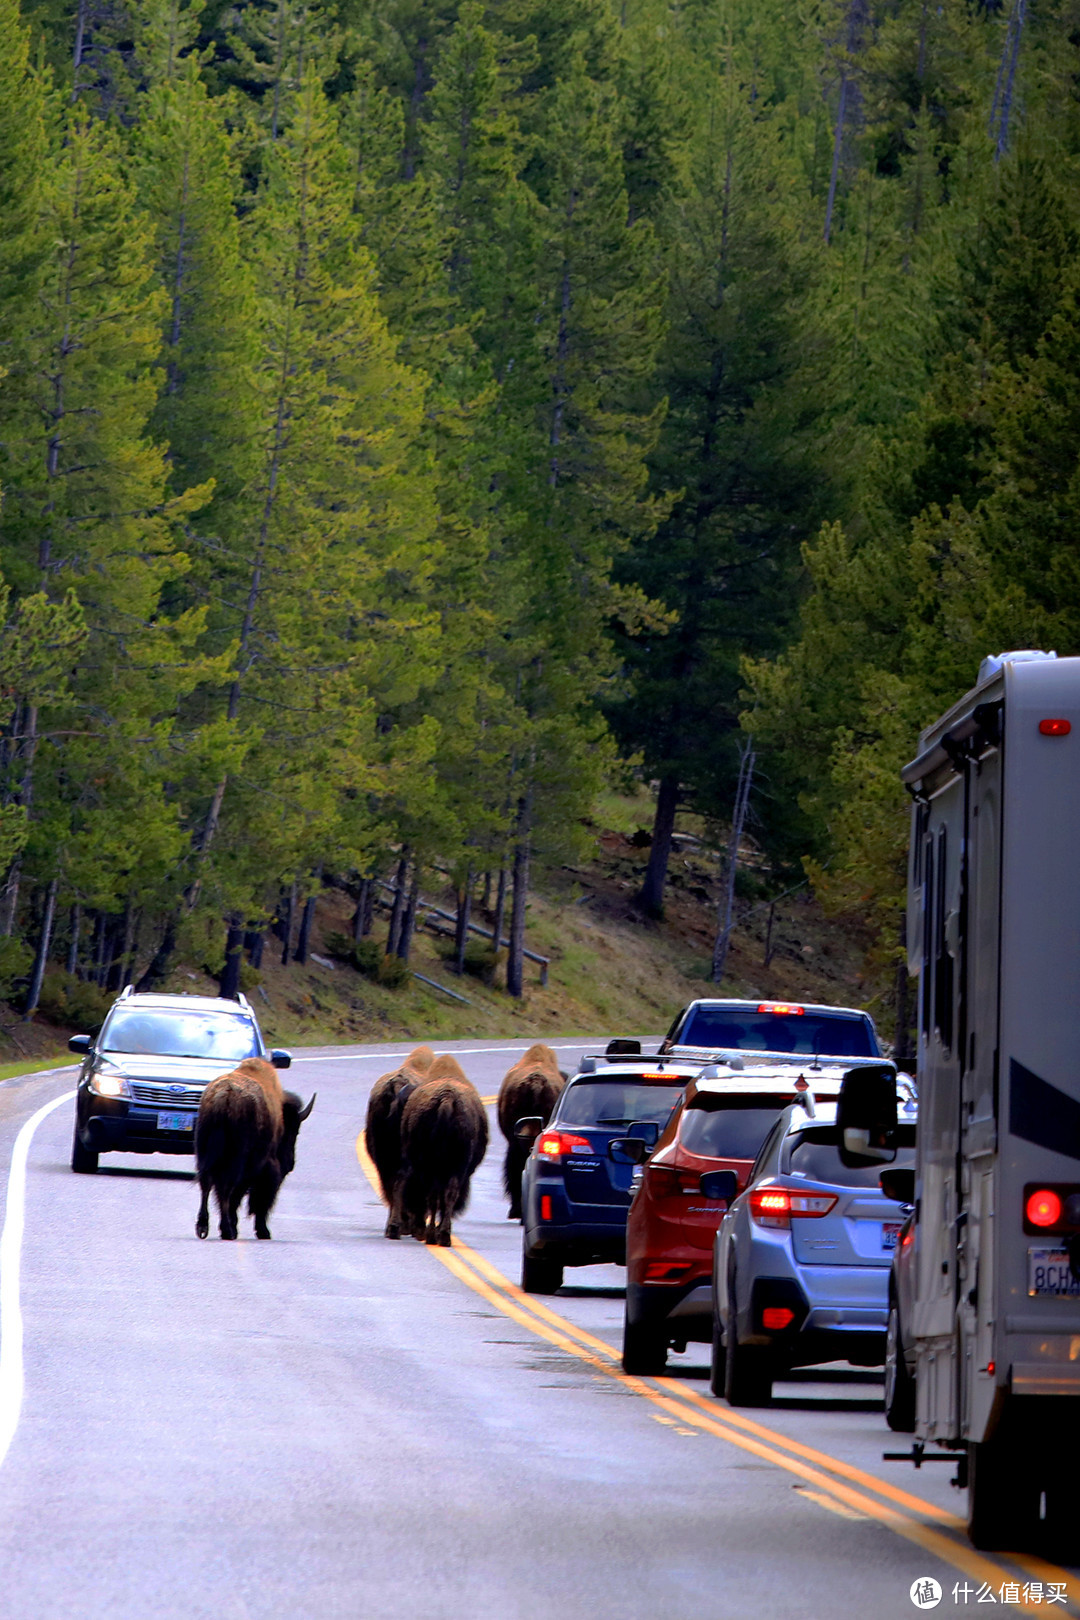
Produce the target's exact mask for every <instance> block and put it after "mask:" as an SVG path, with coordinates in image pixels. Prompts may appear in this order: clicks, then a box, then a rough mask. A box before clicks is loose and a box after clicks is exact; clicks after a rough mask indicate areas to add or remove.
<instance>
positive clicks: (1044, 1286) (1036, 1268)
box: [1028, 1249, 1080, 1299]
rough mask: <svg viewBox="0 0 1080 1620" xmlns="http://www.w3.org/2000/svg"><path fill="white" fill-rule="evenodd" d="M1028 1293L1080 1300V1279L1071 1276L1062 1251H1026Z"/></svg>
mask: <svg viewBox="0 0 1080 1620" xmlns="http://www.w3.org/2000/svg"><path fill="white" fill-rule="evenodd" d="M1028 1293H1029V1294H1030V1295H1031V1296H1032V1297H1035V1296H1039V1297H1042V1296H1045V1295H1048V1294H1049V1295H1051V1296H1057V1297H1058V1298H1060V1299H1080V1278H1078V1277H1074V1276H1073V1274H1072V1267H1071V1266H1070V1265H1069V1256H1068V1255H1067V1254H1066V1252H1065V1250H1064V1249H1029V1250H1028Z"/></svg>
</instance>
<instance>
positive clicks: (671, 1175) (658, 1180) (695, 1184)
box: [645, 1164, 701, 1198]
mask: <svg viewBox="0 0 1080 1620" xmlns="http://www.w3.org/2000/svg"><path fill="white" fill-rule="evenodd" d="M645 1176H646V1179H647V1180H648V1183H649V1191H650V1192H651V1193H653V1194H655V1196H656V1197H657V1198H676V1197H678V1196H679V1194H680V1193H688V1194H689V1193H699V1192H700V1191H701V1171H700V1170H675V1169H673V1168H672V1167H671V1165H669V1164H650V1165H647V1166H646V1169H645Z"/></svg>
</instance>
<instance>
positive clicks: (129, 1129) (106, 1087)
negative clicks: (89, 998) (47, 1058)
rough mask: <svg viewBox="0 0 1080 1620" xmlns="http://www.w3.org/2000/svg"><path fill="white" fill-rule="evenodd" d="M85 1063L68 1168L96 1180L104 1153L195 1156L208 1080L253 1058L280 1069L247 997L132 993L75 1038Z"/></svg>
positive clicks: (281, 1059)
mask: <svg viewBox="0 0 1080 1620" xmlns="http://www.w3.org/2000/svg"><path fill="white" fill-rule="evenodd" d="M68 1046H69V1047H70V1049H71V1051H73V1052H77V1053H79V1054H80V1056H82V1058H83V1060H84V1061H83V1066H82V1070H81V1071H80V1074H79V1088H78V1091H77V1092H76V1094H75V1135H74V1139H73V1141H72V1144H71V1168H72V1169H73V1170H76V1171H79V1172H81V1173H82V1174H84V1175H85V1174H92V1173H93V1172H94V1171H95V1170H96V1169H97V1167H98V1155H99V1154H101V1153H191V1152H192V1151H193V1147H194V1140H195V1116H196V1114H197V1113H198V1111H199V1100H200V1098H201V1097H202V1094H203V1091H204V1090H205V1088H206V1086H207V1084H208V1082H209V1081H211V1080H213V1079H214V1078H215V1077H216V1076H217V1075H219V1074H227V1073H228V1071H229V1070H230V1069H233V1068H235V1067H236V1065H237V1064H238V1063H239V1062H240V1061H241V1060H242V1059H243V1058H246V1057H261V1058H268V1059H269V1061H270V1062H271V1063H272V1064H273V1065H274V1067H275V1068H277V1069H287V1068H288V1067H289V1064H290V1063H291V1062H292V1058H291V1056H290V1054H289V1053H288V1052H283V1051H277V1050H275V1051H270V1052H268V1051H267V1049H266V1046H265V1044H264V1042H263V1038H262V1033H261V1031H260V1029H259V1025H258V1022H257V1020H256V1018H255V1014H254V1012H253V1011H252V1008H251V1005H250V1003H249V1002H248V1001H247V1000H246V998H245V997H244V996H240V997H239V998H238V1000H236V1001H222V1000H219V999H218V997H216V996H158V995H143V996H137V995H135V994H134V992H133V991H132V988H131V986H130V985H129V986H128V987H127V989H126V990H124V992H123V994H122V995H121V996H120V998H119V999H118V1000H117V1001H115V1002H114V1003H113V1005H112V1007H111V1008H110V1009H109V1013H108V1016H107V1018H106V1019H105V1022H104V1024H103V1025H102V1027H101V1031H100V1033H99V1034H98V1035H97V1036H96V1037H93V1036H90V1035H73V1036H72V1037H71V1039H70V1040H69V1041H68Z"/></svg>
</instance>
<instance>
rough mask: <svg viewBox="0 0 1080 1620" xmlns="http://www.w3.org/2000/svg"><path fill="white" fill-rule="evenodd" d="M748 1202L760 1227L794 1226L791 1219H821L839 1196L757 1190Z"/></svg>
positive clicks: (782, 1188)
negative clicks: (794, 1217) (796, 1217)
mask: <svg viewBox="0 0 1080 1620" xmlns="http://www.w3.org/2000/svg"><path fill="white" fill-rule="evenodd" d="M747 1202H748V1203H749V1205H750V1214H751V1217H752V1218H753V1219H754V1220H755V1221H756V1222H757V1224H758V1225H759V1226H779V1227H784V1226H790V1225H791V1217H792V1216H793V1215H795V1216H798V1217H799V1218H800V1219H805V1218H809V1219H811V1220H815V1219H816V1220H819V1219H820V1218H821V1216H822V1215H827V1214H828V1213H829V1211H830V1209H832V1207H833V1205H834V1204H835V1203H836V1202H837V1194H836V1193H793V1192H789V1191H788V1190H787V1188H786V1187H755V1188H754V1190H753V1192H752V1193H751V1194H750V1197H749V1199H748V1200H747Z"/></svg>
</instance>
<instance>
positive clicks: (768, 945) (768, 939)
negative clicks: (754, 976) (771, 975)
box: [764, 900, 776, 967]
mask: <svg viewBox="0 0 1080 1620" xmlns="http://www.w3.org/2000/svg"><path fill="white" fill-rule="evenodd" d="M775 917H776V901H775V900H770V901H769V920H768V922H767V923H766V924H765V963H764V965H765V967H768V965H769V963H770V962H771V961H772V957H773V949H772V930H773V921H774V919H775Z"/></svg>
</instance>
